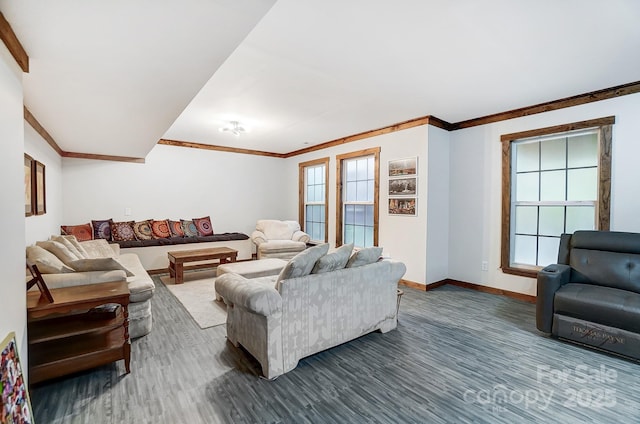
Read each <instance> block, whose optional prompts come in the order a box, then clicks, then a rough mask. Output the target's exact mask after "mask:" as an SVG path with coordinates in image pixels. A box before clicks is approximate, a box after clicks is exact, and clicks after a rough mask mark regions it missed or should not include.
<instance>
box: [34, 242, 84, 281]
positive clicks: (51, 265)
mask: <svg viewBox="0 0 640 424" xmlns="http://www.w3.org/2000/svg"><path fill="white" fill-rule="evenodd" d="M27 263H28V264H30V265H37V267H38V269H39V270H40V272H41V273H42V274H62V273H65V272H73V269H72V268H70V267H68V266H67V265H65V264H64V263H63V262H62V261H61V260H60V259H58V257H57V256H56V255H54V254H53V253H51V252H49V251H48V250H45V249H43V248H42V247H40V246H27Z"/></svg>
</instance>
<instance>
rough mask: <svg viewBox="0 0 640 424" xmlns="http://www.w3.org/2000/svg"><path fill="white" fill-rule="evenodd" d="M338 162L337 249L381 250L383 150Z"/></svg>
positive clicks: (366, 151) (345, 156)
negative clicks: (343, 246)
mask: <svg viewBox="0 0 640 424" xmlns="http://www.w3.org/2000/svg"><path fill="white" fill-rule="evenodd" d="M336 161H337V173H336V176H337V179H338V184H337V187H338V189H337V202H336V203H337V208H336V213H337V219H336V222H337V225H336V246H340V245H342V244H346V243H353V244H354V245H355V246H358V247H370V246H377V245H378V187H379V179H380V148H379V147H377V148H373V149H367V150H362V151H359V152H353V153H348V154H345V155H339V156H337V157H336Z"/></svg>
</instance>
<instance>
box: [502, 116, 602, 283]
mask: <svg viewBox="0 0 640 424" xmlns="http://www.w3.org/2000/svg"><path fill="white" fill-rule="evenodd" d="M613 122H614V118H613V117H611V118H603V119H598V120H592V121H584V122H578V123H574V124H569V125H562V126H558V127H551V128H544V129H540V130H534V131H528V132H524V133H517V134H509V135H505V136H502V143H503V181H504V185H503V204H502V208H503V228H502V232H503V243H502V269H503V271H504V272H507V273H513V274H519V275H525V276H535V274H536V273H537V271H538V270H539V269H541V268H542V267H544V266H546V265H548V264H551V263H555V262H556V261H557V257H558V247H559V244H560V235H561V234H563V233H573V232H574V231H576V230H594V229H599V230H608V229H609V198H610V192H611V184H610V182H611V180H610V175H611V172H610V171H611V154H610V153H611V126H612V124H613Z"/></svg>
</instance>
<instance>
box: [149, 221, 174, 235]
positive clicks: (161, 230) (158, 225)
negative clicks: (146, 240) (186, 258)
mask: <svg viewBox="0 0 640 424" xmlns="http://www.w3.org/2000/svg"><path fill="white" fill-rule="evenodd" d="M151 232H152V234H153V238H154V239H161V238H168V237H171V231H170V230H169V221H168V220H167V219H162V220H160V221H156V220H152V221H151Z"/></svg>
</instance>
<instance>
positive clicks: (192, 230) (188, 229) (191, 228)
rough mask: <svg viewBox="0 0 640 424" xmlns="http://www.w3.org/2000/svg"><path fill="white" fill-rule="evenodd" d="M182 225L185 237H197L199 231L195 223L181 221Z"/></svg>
mask: <svg viewBox="0 0 640 424" xmlns="http://www.w3.org/2000/svg"><path fill="white" fill-rule="evenodd" d="M180 225H181V226H182V232H184V236H185V237H196V236H197V235H198V229H197V228H196V224H194V223H193V221H189V220H185V219H181V220H180Z"/></svg>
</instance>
